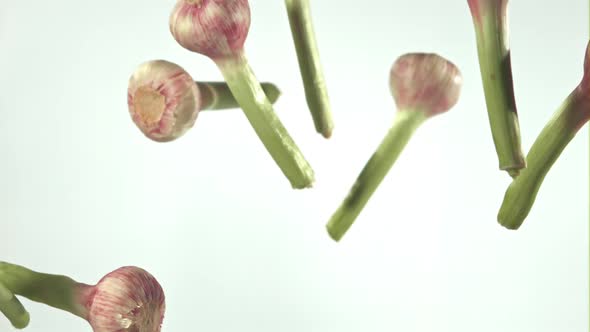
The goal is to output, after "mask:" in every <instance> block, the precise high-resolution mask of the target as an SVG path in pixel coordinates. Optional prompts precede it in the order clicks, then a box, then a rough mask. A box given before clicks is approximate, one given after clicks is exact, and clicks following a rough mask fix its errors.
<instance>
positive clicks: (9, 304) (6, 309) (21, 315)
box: [0, 283, 30, 329]
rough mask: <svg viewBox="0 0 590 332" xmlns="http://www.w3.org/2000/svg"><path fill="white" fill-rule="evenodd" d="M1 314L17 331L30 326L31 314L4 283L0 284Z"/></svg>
mask: <svg viewBox="0 0 590 332" xmlns="http://www.w3.org/2000/svg"><path fill="white" fill-rule="evenodd" d="M0 312H1V313H3V314H4V316H6V318H8V320H9V321H10V323H11V324H12V326H14V327H15V328H17V329H24V328H25V327H27V325H29V320H30V317H29V313H28V312H27V310H25V308H24V307H23V305H22V303H20V301H19V300H18V299H17V298H16V296H14V294H13V293H12V292H11V291H10V290H9V289H8V288H6V286H4V285H3V284H2V283H0Z"/></svg>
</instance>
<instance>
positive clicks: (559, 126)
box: [498, 90, 588, 229]
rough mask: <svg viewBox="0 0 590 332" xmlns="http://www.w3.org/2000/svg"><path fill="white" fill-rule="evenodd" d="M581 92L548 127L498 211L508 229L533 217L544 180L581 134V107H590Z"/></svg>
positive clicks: (575, 94) (554, 116) (569, 99)
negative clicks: (579, 133) (578, 128)
mask: <svg viewBox="0 0 590 332" xmlns="http://www.w3.org/2000/svg"><path fill="white" fill-rule="evenodd" d="M582 103H584V101H583V100H581V98H580V96H579V94H578V93H577V90H576V91H574V92H572V93H571V94H570V95H569V96H568V97H567V98H566V99H565V101H564V102H563V103H562V104H561V106H560V107H559V109H558V110H557V112H555V114H554V115H553V117H552V118H551V120H550V121H549V122H548V123H547V125H545V127H544V128H543V130H542V131H541V133H540V134H539V136H538V137H537V139H536V140H535V142H534V143H533V146H532V147H531V149H530V151H529V153H528V155H527V163H528V166H527V168H526V169H524V170H522V172H521V173H520V175H519V176H518V177H517V178H516V179H514V180H513V181H512V183H511V184H510V186H508V189H507V190H506V193H505V195H504V201H503V202H502V206H501V207H500V211H499V212H498V222H499V223H500V224H501V225H502V226H504V227H506V228H508V229H518V228H519V227H520V225H522V223H523V222H524V220H525V218H526V217H527V215H528V214H529V212H530V210H531V208H532V207H533V204H534V202H535V198H536V197H537V193H538V192H539V188H540V187H541V184H542V183H543V179H544V178H545V176H546V175H547V173H548V172H549V170H550V169H551V167H552V166H553V164H554V163H555V161H556V160H557V158H558V157H559V155H560V154H561V153H562V151H563V150H564V149H565V147H566V146H567V145H568V143H569V142H570V141H571V140H572V139H573V138H574V136H575V135H576V132H577V125H576V124H579V123H580V114H581V113H582V112H580V107H588V105H587V104H586V105H584V104H582Z"/></svg>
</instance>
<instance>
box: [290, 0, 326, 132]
mask: <svg viewBox="0 0 590 332" xmlns="http://www.w3.org/2000/svg"><path fill="white" fill-rule="evenodd" d="M285 5H286V6H287V15H288V17H289V25H290V26H291V34H292V36H293V42H294V44H295V51H296V52H297V61H298V62H299V71H300V72H301V78H302V80H303V88H304V90H305V99H306V100H307V106H308V107H309V110H310V112H311V116H312V118H313V122H314V124H315V129H316V131H317V132H318V133H320V134H322V135H323V136H324V137H325V138H330V136H332V130H333V129H334V122H333V120H332V113H331V111H330V101H329V98H328V89H327V87H326V82H325V80H324V74H323V72H322V65H321V62H320V56H319V52H318V47H317V42H316V39H315V33H314V30H313V24H312V19H311V10H310V6H309V0H285Z"/></svg>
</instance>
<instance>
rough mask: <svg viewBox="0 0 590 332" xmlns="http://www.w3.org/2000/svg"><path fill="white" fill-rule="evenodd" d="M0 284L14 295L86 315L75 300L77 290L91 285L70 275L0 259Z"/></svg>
mask: <svg viewBox="0 0 590 332" xmlns="http://www.w3.org/2000/svg"><path fill="white" fill-rule="evenodd" d="M0 284H3V285H4V286H5V287H6V288H7V289H8V290H9V291H10V292H12V293H13V294H15V295H20V296H24V297H26V298H28V299H29V300H31V301H35V302H39V303H43V304H46V305H48V306H51V307H54V308H57V309H61V310H65V311H68V312H70V313H72V314H74V315H76V316H79V317H82V318H84V319H86V316H87V311H86V308H84V307H82V306H81V305H80V304H79V303H78V301H77V299H78V297H77V295H78V294H77V292H78V291H81V290H82V289H84V288H86V287H90V286H87V285H84V284H80V283H78V282H76V281H74V280H72V279H71V278H69V277H66V276H61V275H54V274H46V273H39V272H35V271H32V270H29V269H27V268H25V267H22V266H19V265H15V264H10V263H5V262H0Z"/></svg>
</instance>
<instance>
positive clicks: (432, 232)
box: [0, 0, 589, 332]
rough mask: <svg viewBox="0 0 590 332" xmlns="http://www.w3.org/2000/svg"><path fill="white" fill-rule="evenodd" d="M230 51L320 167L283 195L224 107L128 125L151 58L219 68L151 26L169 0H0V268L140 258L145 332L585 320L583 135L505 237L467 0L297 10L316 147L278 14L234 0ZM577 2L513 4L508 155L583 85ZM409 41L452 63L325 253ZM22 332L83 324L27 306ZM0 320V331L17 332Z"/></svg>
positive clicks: (328, 331)
mask: <svg viewBox="0 0 590 332" xmlns="http://www.w3.org/2000/svg"><path fill="white" fill-rule="evenodd" d="M250 3H251V10H252V26H251V29H250V33H249V36H248V40H247V42H246V51H247V54H248V56H249V58H250V62H251V65H252V67H253V69H254V71H255V73H256V75H257V77H258V78H259V79H260V80H261V81H272V82H275V83H276V84H277V85H279V86H280V88H281V90H282V91H283V95H282V97H281V98H280V99H279V101H278V103H277V104H276V110H277V112H278V114H279V115H280V117H281V119H282V120H283V122H284V124H285V126H286V127H287V128H288V130H289V132H290V133H291V134H292V136H293V138H294V139H295V141H296V142H297V143H298V144H299V146H300V148H301V150H302V151H303V153H304V154H305V156H306V157H307V158H308V160H309V162H310V163H311V164H312V166H313V167H314V169H315V171H316V176H317V183H316V185H315V187H314V189H312V190H305V191H294V190H291V189H290V186H289V184H288V182H287V181H286V180H285V178H284V177H283V175H282V174H281V172H280V171H279V169H278V167H276V165H275V164H274V162H273V161H272V160H271V159H270V157H269V156H268V154H267V153H266V151H265V149H264V147H263V146H262V144H261V143H260V141H259V140H258V138H257V137H256V135H255V134H254V132H253V130H252V128H251V126H250V125H249V123H248V121H247V120H246V118H245V116H244V115H243V114H242V113H241V112H240V111H239V110H233V111H224V112H217V113H216V112H202V113H201V114H200V115H199V118H198V119H197V123H196V125H195V127H194V128H193V129H192V130H191V131H190V132H188V133H187V134H186V135H185V136H183V137H181V138H180V139H178V140H177V141H174V142H171V143H167V144H161V143H155V142H152V141H149V140H148V139H146V138H145V137H144V136H143V135H142V134H140V132H139V130H138V129H137V128H136V127H135V126H134V124H133V123H132V121H131V119H130V117H129V115H128V111H127V104H126V91H127V82H128V78H129V76H130V75H131V73H132V72H133V70H134V69H135V68H136V66H137V65H138V64H139V63H141V62H143V61H146V60H150V59H166V60H169V61H173V62H175V63H177V64H179V65H181V66H183V67H184V68H185V69H186V70H187V71H189V72H190V73H191V74H192V75H193V77H194V78H195V79H196V80H220V79H221V78H222V76H221V74H220V73H219V71H218V69H217V67H216V66H215V65H214V64H213V62H212V61H211V60H209V59H207V58H205V57H203V56H200V55H197V54H194V53H190V52H189V51H186V50H184V49H183V48H181V47H180V46H179V45H178V44H177V43H176V42H175V41H174V40H173V38H172V37H171V34H170V32H169V31H168V15H169V13H170V11H171V9H172V7H173V5H174V1H172V0H168V1H156V0H142V1H140V0H125V1H115V0H103V1H82V2H81V1H73V0H59V1H16V0H0V118H1V119H2V120H1V121H0V153H1V154H2V156H3V157H2V161H1V163H0V235H1V236H0V238H1V240H0V260H4V261H9V262H14V263H18V264H22V265H25V266H27V267H29V268H32V269H35V270H38V271H43V272H50V273H58V274H67V275H69V276H71V277H72V278H74V279H76V280H78V281H81V282H86V283H95V282H97V281H98V280H99V279H100V277H102V276H103V275H104V274H106V273H107V272H109V271H111V270H114V269H115V268H117V267H120V266H123V265H137V266H140V267H143V268H145V269H146V270H148V271H150V272H151V273H152V274H154V276H156V278H157V279H158V280H159V281H160V282H161V284H162V286H163V287H164V290H165V292H166V296H167V312H166V317H165V320H164V325H163V331H168V332H175V331H211V332H234V331H248V332H249V331H252V332H254V331H256V332H277V331H280V332H303V331H305V332H365V331H370V332H388V331H405V332H414V331H415V332H422V331H425V332H428V331H441V332H444V331H449V332H451V331H452V332H472V331H478V332H524V331H527V332H528V331H535V332H557V331H559V332H578V331H586V330H587V329H588V310H589V308H588V293H589V292H588V219H589V215H588V201H589V195H588V183H589V178H588V169H589V165H588V126H586V127H584V128H583V129H582V130H581V132H580V133H579V134H578V136H577V137H576V138H575V139H574V140H573V141H572V142H571V143H570V145H569V146H568V147H567V149H566V150H565V151H564V153H563V154H562V156H561V158H560V159H559V160H558V161H557V163H556V164H555V165H554V167H553V168H552V169H551V171H550V173H549V175H548V176H547V177H546V179H545V181H544V184H543V186H542V188H541V190H540V192H539V195H538V198H537V201H536V204H535V206H534V208H533V210H532V211H531V213H530V215H529V217H528V219H527V220H526V222H525V224H524V225H523V226H522V228H521V229H520V230H518V231H516V232H514V231H508V230H505V229H504V228H502V227H501V226H499V225H498V224H497V223H496V219H495V218H496V214H497V211H498V208H499V206H500V203H501V201H502V197H503V194H504V191H505V189H506V187H507V185H508V184H509V182H510V180H509V177H508V176H507V175H506V174H505V173H503V172H500V171H499V170H498V169H497V159H496V155H495V151H494V148H493V143H492V138H491V134H490V129H489V124H488V119H487V114H486V109H485V102H484V96H483V89H482V86H481V79H480V74H479V67H478V60H477V51H476V45H475V35H474V30H473V24H472V20H471V16H470V13H469V8H468V5H467V1H466V0H463V1H440V0H420V1H385V0H381V1H367V2H358V1H357V2H343V1H336V0H322V1H312V10H313V18H314V26H315V30H316V34H317V39H318V43H319V48H320V55H321V59H322V63H323V66H324V71H325V77H326V80H327V84H328V88H329V94H330V97H331V103H332V106H333V112H334V119H335V124H336V127H335V131H334V135H333V137H332V139H330V140H324V139H323V138H322V137H321V136H320V135H318V134H316V133H315V131H314V128H313V124H312V121H311V117H310V115H309V112H308V110H307V106H306V103H305V98H304V93H303V88H302V85H301V81H300V76H299V71H298V66H297V60H296V56H295V51H294V46H293V43H292V40H291V34H290V31H289V24H288V21H287V15H286V11H285V5H284V3H283V1H270V0H252V1H250ZM587 5H588V4H587V2H586V1H567V5H566V2H563V1H561V2H560V1H545V2H544V3H543V5H540V4H539V1H534V0H521V1H511V2H510V4H509V9H510V11H509V16H510V17H509V19H510V43H511V46H512V64H513V72H514V80H515V90H516V99H517V103H518V111H519V114H520V122H521V130H522V141H523V146H524V149H525V151H527V150H528V149H529V147H530V146H531V144H532V142H533V141H534V139H535V137H536V136H537V134H538V133H539V132H540V130H541V129H542V127H543V126H544V125H545V123H546V122H547V120H548V119H549V118H550V117H551V115H552V114H553V112H554V111H555V110H556V109H557V107H558V106H559V104H560V103H561V102H562V100H563V99H564V98H565V97H566V96H567V95H568V94H569V92H570V91H571V90H572V89H573V88H574V87H575V86H576V85H577V84H578V82H579V81H580V79H581V77H582V63H583V58H584V50H585V47H586V43H587V40H588V8H587ZM406 52H436V53H438V54H440V55H442V56H444V57H446V58H448V59H449V60H451V61H453V62H454V63H455V64H457V66H458V67H459V68H460V69H461V71H462V73H463V77H464V84H465V85H464V88H463V92H462V96H461V98H460V100H459V103H458V104H457V105H456V107H455V108H453V109H452V110H451V111H450V112H449V113H447V114H444V115H441V116H438V117H436V118H433V119H431V120H430V121H428V122H427V123H426V124H425V125H424V126H423V127H421V128H420V129H419V130H418V132H417V133H416V135H415V136H414V137H413V138H412V140H411V141H410V143H409V145H408V146H407V148H406V149H405V151H404V152H403V153H402V155H401V157H400V158H399V159H398V161H397V163H396V165H395V166H394V168H393V169H392V171H391V172H390V173H389V175H388V177H387V178H386V179H385V181H384V182H383V183H382V185H381V187H380V188H379V190H378V191H377V192H376V194H375V195H374V196H373V198H372V200H371V201H370V202H369V204H368V205H367V206H366V208H365V210H364V211H363V213H362V214H361V216H360V217H359V218H358V219H357V222H356V223H355V224H354V225H353V227H352V228H351V229H350V230H349V232H348V233H347V235H346V236H345V237H344V238H343V240H342V241H341V242H340V243H338V244H337V243H334V242H333V241H332V240H330V238H329V237H328V235H327V233H326V232H325V228H324V225H325V223H326V222H327V220H328V218H329V217H330V215H331V214H332V212H333V211H334V210H335V209H336V207H337V206H338V204H339V203H340V201H341V200H342V199H343V198H344V196H345V195H346V193H347V191H348V189H349V188H350V186H351V185H352V183H353V181H354V179H355V177H356V176H357V174H358V172H359V171H360V169H361V168H362V166H363V165H364V164H365V162H366V161H367V159H368V158H369V157H370V155H371V154H372V152H373V151H374V149H375V148H376V146H377V144H378V143H379V142H380V140H381V139H382V137H383V136H384V135H385V133H386V131H387V129H388V128H389V126H390V124H391V121H392V119H393V115H394V112H395V106H394V103H393V100H392V98H391V96H390V95H389V89H388V85H387V84H388V72H389V68H390V66H391V64H392V63H393V61H394V60H395V58H396V57H398V56H399V55H401V54H403V53H406ZM22 301H23V303H24V304H25V306H26V307H27V309H28V310H29V312H30V313H31V323H30V325H29V327H28V328H27V329H26V330H25V331H29V332H61V331H76V332H78V331H80V332H84V331H88V332H89V331H90V330H91V329H90V326H89V325H88V324H87V323H86V322H84V321H83V320H81V319H79V318H77V317H75V316H72V315H70V314H68V313H66V312H61V311H58V310H56V309H53V308H49V307H46V306H44V305H40V304H37V303H34V302H31V301H28V300H26V299H22ZM12 329H13V328H12V327H11V326H10V324H9V323H8V321H7V320H6V319H4V318H3V317H0V331H11V330H12Z"/></svg>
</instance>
